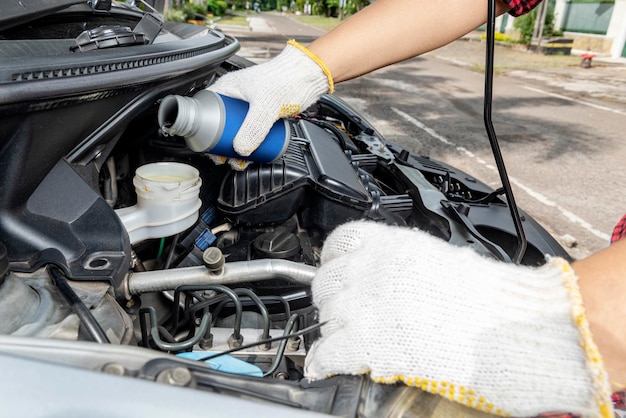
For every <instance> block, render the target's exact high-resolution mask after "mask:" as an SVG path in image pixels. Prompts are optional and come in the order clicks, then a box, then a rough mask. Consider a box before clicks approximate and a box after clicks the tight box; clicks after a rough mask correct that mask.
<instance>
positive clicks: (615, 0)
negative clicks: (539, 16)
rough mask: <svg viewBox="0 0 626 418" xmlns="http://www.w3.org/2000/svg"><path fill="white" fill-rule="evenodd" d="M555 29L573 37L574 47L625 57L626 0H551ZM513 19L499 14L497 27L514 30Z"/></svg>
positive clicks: (509, 30)
mask: <svg viewBox="0 0 626 418" xmlns="http://www.w3.org/2000/svg"><path fill="white" fill-rule="evenodd" d="M549 1H550V6H551V9H552V10H553V11H554V29H555V31H559V32H560V31H562V32H563V37H565V38H569V39H572V40H573V44H572V49H573V50H578V51H583V52H591V53H594V54H596V55H600V56H610V57H612V58H619V57H626V0H608V1H607V0H605V1H593V2H590V1H588V0H549ZM513 22H514V19H513V18H511V17H510V16H508V15H503V16H501V17H499V22H498V23H497V26H496V27H497V28H499V30H500V31H501V32H504V33H512V32H515V28H514V26H513Z"/></svg>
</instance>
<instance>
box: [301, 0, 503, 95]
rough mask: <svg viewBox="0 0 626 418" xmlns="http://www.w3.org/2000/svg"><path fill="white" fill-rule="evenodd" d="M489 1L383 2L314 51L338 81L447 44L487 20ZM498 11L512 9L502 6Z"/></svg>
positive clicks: (346, 23) (313, 47)
mask: <svg viewBox="0 0 626 418" xmlns="http://www.w3.org/2000/svg"><path fill="white" fill-rule="evenodd" d="M487 5H488V2H487V1H485V0H445V1H444V0H377V1H376V2H374V3H373V4H371V5H370V6H368V7H366V8H365V9H363V10H361V11H360V12H359V13H357V14H355V15H354V16H352V17H350V18H349V19H347V20H346V21H344V22H343V23H342V24H341V25H339V26H337V27H336V28H335V29H333V30H332V31H330V32H328V33H327V34H325V35H324V36H322V37H320V38H318V39H317V40H315V41H313V43H311V44H310V45H309V46H308V48H309V49H310V50H311V51H312V52H313V53H314V54H315V55H317V56H318V57H319V58H320V59H321V60H322V61H323V62H324V63H325V64H326V66H327V67H328V68H329V69H330V72H331V74H332V76H333V79H334V81H335V83H339V82H342V81H346V80H349V79H352V78H355V77H358V76H360V75H363V74H366V73H369V72H371V71H374V70H376V69H378V68H381V67H384V66H387V65H390V64H393V63H396V62H400V61H403V60H405V59H408V58H412V57H415V56H418V55H421V54H423V53H426V52H429V51H431V50H434V49H436V48H439V47H441V46H444V45H446V44H448V43H450V42H452V41H453V40H455V39H457V38H459V37H461V36H463V35H465V34H466V33H468V32H470V31H472V30H473V29H476V28H477V27H479V26H480V25H482V24H483V23H485V21H486V20H487ZM496 6H497V13H498V14H502V13H504V12H506V11H508V10H509V6H507V5H506V4H505V3H503V2H502V1H500V0H498V1H497V2H496Z"/></svg>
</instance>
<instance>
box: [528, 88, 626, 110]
mask: <svg viewBox="0 0 626 418" xmlns="http://www.w3.org/2000/svg"><path fill="white" fill-rule="evenodd" d="M521 87H522V88H523V89H526V90H530V91H534V92H536V93H542V94H546V95H548V96H552V97H556V98H559V99H563V100H568V101H570V102H574V103H578V104H580V105H583V106H589V107H593V108H594V109H599V110H606V111H607V112H613V113H617V114H618V115H626V112H623V111H621V110H619V109H613V108H612V107H607V106H601V105H597V104H595V103H590V102H585V101H583V100H577V99H572V98H571V97H567V96H563V95H562V94H557V93H550V92H549V91H545V90H541V89H537V88H535V87H528V86H521Z"/></svg>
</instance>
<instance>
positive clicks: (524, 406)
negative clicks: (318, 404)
mask: <svg viewBox="0 0 626 418" xmlns="http://www.w3.org/2000/svg"><path fill="white" fill-rule="evenodd" d="M321 257H322V259H321V261H322V267H321V268H320V270H319V272H318V274H317V275H316V277H315V279H314V280H313V284H312V293H313V301H314V303H315V305H316V306H317V307H318V309H319V315H320V318H319V319H320V321H321V322H326V324H325V325H324V326H323V327H322V329H321V334H322V336H321V338H320V339H319V340H317V341H316V342H315V343H314V344H313V347H312V348H311V350H310V352H309V353H308V355H307V359H306V360H307V361H306V366H305V374H306V375H307V376H308V377H310V378H312V379H323V378H326V377H328V376H332V375H337V374H364V373H368V374H369V375H370V377H371V378H372V379H373V380H375V381H378V382H383V383H394V382H398V381H400V382H404V383H405V384H407V385H410V386H417V387H419V388H421V389H423V390H425V391H428V392H431V393H435V394H438V395H441V396H444V397H446V398H448V399H450V400H453V401H456V402H459V403H461V404H464V405H467V406H469V407H472V408H475V409H478V410H481V411H486V412H491V413H494V414H498V415H503V416H508V415H512V416H534V415H538V414H540V413H544V412H550V411H563V412H570V413H575V414H580V415H581V416H583V417H612V416H613V415H612V406H611V403H610V389H609V384H608V379H607V375H606V372H605V371H604V368H603V365H602V360H601V358H600V355H599V352H598V350H597V348H596V346H595V344H594V342H593V341H592V338H591V334H590V331H589V327H588V323H587V321H586V318H585V316H584V311H583V307H582V298H581V296H580V293H579V291H578V286H577V284H576V277H575V275H574V273H573V270H572V269H571V267H570V266H569V264H568V263H567V262H565V261H564V260H562V259H549V260H548V262H547V264H546V265H544V266H542V267H539V268H530V267H521V266H516V265H511V264H505V263H502V262H498V261H494V260H490V259H487V258H485V257H482V256H480V255H478V254H476V253H475V252H473V251H472V250H471V249H469V248H459V247H454V246H452V245H450V244H448V243H446V242H444V241H443V240H440V239H438V238H435V237H432V236H430V235H428V234H426V233H424V232H421V231H417V230H410V229H407V228H399V227H390V226H385V225H381V224H376V223H371V222H354V223H349V224H346V225H343V226H341V227H339V228H338V229H337V230H335V231H334V232H333V233H332V234H331V235H330V237H329V238H328V239H327V240H326V242H325V244H324V248H323V250H322V256H321Z"/></svg>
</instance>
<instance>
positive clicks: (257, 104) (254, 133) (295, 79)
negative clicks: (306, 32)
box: [209, 40, 333, 156]
mask: <svg viewBox="0 0 626 418" xmlns="http://www.w3.org/2000/svg"><path fill="white" fill-rule="evenodd" d="M209 90H212V91H214V92H216V93H220V94H223V95H225V96H230V97H233V98H235V99H241V100H245V101H246V102H248V103H249V104H250V109H249V110H248V113H247V115H246V118H245V120H244V122H243V124H242V125H241V128H239V131H238V132H237V135H236V137H235V140H234V141H233V148H234V149H235V151H236V152H237V153H238V154H240V155H243V156H248V155H250V154H252V153H253V152H254V150H256V149H257V148H258V147H259V145H260V144H261V143H262V142H263V140H264V139H265V137H266V135H267V134H268V132H269V131H270V129H271V127H272V125H273V124H274V122H276V120H278V119H279V118H282V117H287V116H293V115H297V114H298V113H300V112H301V111H303V110H305V109H306V108H307V107H309V106H311V105H312V104H313V103H315V102H316V101H317V100H318V99H319V98H320V97H321V96H322V94H324V93H332V91H333V80H332V76H331V74H330V71H329V70H328V69H327V68H326V66H325V65H324V63H323V62H322V61H321V60H320V59H319V58H318V57H316V56H315V55H314V54H313V53H312V52H311V51H309V50H308V49H307V48H305V47H304V46H302V45H301V44H299V43H297V42H296V41H293V40H292V41H289V42H288V43H287V46H286V47H285V49H284V50H283V51H282V52H281V53H280V54H278V55H277V56H276V57H274V58H273V59H271V60H270V61H268V62H266V63H263V64H259V65H255V66H252V67H249V68H246V69H243V70H239V71H234V72H231V73H228V74H226V75H224V76H222V77H221V78H220V79H219V80H217V82H215V83H214V84H213V85H211V86H209Z"/></svg>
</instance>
